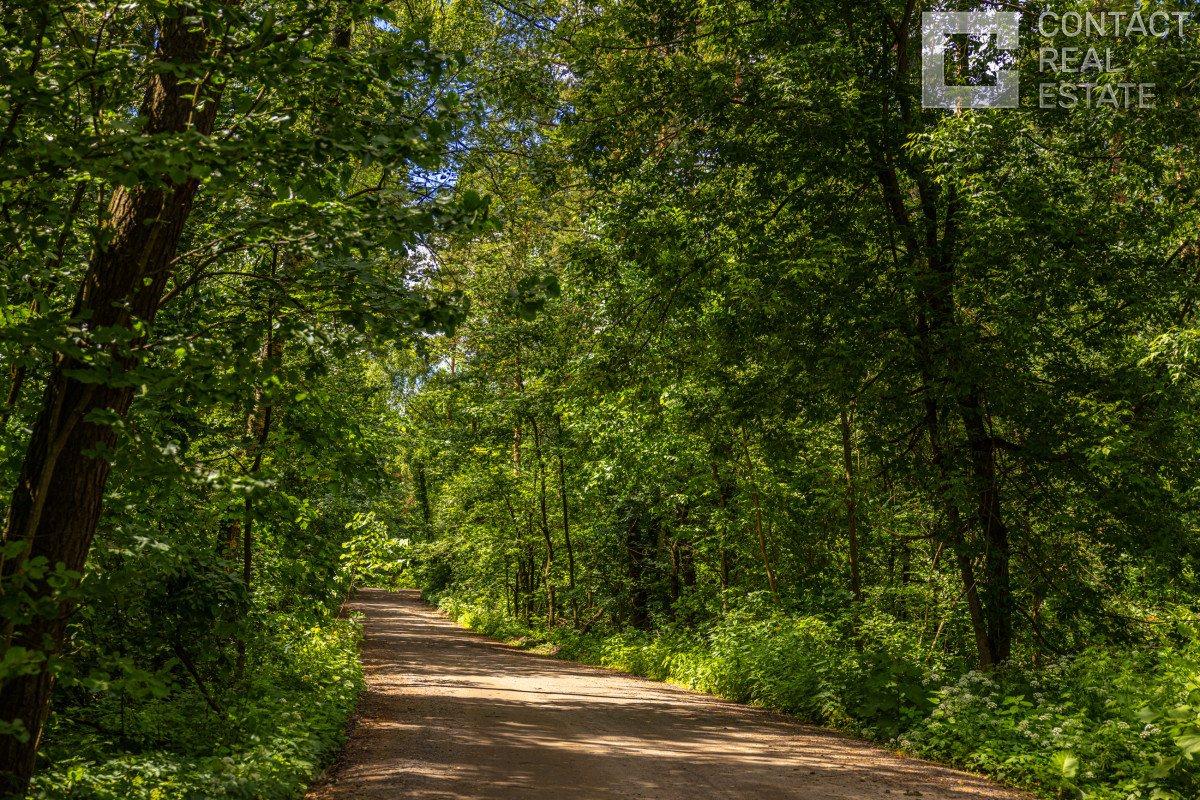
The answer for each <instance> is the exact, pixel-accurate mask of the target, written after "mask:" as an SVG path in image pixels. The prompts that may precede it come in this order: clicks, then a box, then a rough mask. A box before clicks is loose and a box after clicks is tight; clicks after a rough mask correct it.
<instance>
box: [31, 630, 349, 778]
mask: <svg viewBox="0 0 1200 800" xmlns="http://www.w3.org/2000/svg"><path fill="white" fill-rule="evenodd" d="M259 622H260V623H261V625H262V628H261V630H260V635H261V637H262V641H258V642H256V643H255V647H253V648H251V649H250V652H252V653H257V654H258V655H257V656H256V658H255V660H253V661H252V662H251V663H249V664H247V672H246V676H245V679H244V682H243V683H242V685H241V686H240V688H239V690H238V691H236V692H233V691H231V692H227V693H224V694H222V695H219V696H218V697H217V698H216V701H217V702H218V703H219V704H220V707H221V710H222V713H220V714H218V713H216V712H214V711H212V710H211V709H210V708H208V706H207V704H206V703H205V702H204V701H203V699H202V698H201V697H200V696H199V695H198V694H197V693H196V692H195V691H174V692H171V693H170V694H169V695H168V696H167V697H164V698H161V699H159V700H157V701H143V702H142V703H139V704H137V705H128V704H126V703H125V702H124V701H123V700H122V698H120V697H108V696H105V695H103V694H101V695H100V696H98V697H97V698H96V701H95V702H96V703H105V702H107V703H111V704H112V705H113V713H112V714H111V715H109V716H110V717H111V721H110V720H109V719H108V718H106V717H105V716H102V715H100V716H98V713H97V709H96V708H95V707H93V708H91V709H90V711H91V713H92V716H93V717H97V716H98V718H100V719H103V720H104V721H105V723H106V724H105V725H101V726H99V727H100V728H104V730H100V729H98V728H97V729H90V728H83V727H81V726H79V725H77V724H72V722H71V720H70V719H68V718H67V717H66V716H64V715H61V714H60V715H58V716H57V717H56V719H55V720H54V721H53V722H52V725H51V727H50V729H49V730H48V733H47V742H46V745H45V747H44V749H43V757H44V758H45V760H46V763H45V766H43V767H42V768H41V769H39V771H38V773H37V775H36V776H35V778H34V784H33V788H32V791H31V792H30V797H31V798H35V799H36V800H59V798H71V799H72V800H81V799H83V800H202V798H218V797H222V798H245V800H252V799H253V800H260V799H261V800H275V799H276V798H278V799H279V800H287V799H288V798H295V797H300V796H302V795H303V794H304V791H305V788H306V787H307V786H308V783H309V781H310V780H311V779H312V777H313V776H314V775H315V774H317V773H318V772H320V770H321V768H322V767H323V766H324V765H325V764H326V763H328V761H329V760H330V759H331V758H332V756H333V754H334V753H335V752H336V750H337V748H338V747H340V746H341V743H342V741H343V727H344V726H345V723H346V719H347V717H348V716H349V713H350V711H351V710H352V709H353V707H354V703H355V700H356V698H357V696H358V693H359V691H360V690H361V688H362V669H361V666H360V665H359V661H358V641H359V636H360V629H359V627H358V626H357V625H356V624H353V623H350V622H347V621H344V620H333V619H328V618H326V619H323V620H314V621H311V622H309V623H307V624H300V623H298V622H296V621H295V620H293V619H291V618H289V617H285V616H282V615H278V616H274V617H270V618H262V619H260V620H259ZM68 711H69V709H68ZM117 725H122V726H123V727H122V728H121V730H120V731H117V730H115V728H116V726H117ZM135 732H136V734H137V736H136V739H137V741H138V742H139V743H140V746H139V747H131V741H132V740H133V738H134V737H131V736H130V735H129V734H130V733H135ZM122 733H123V734H124V735H122ZM148 743H150V744H148Z"/></svg>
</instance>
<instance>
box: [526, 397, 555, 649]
mask: <svg viewBox="0 0 1200 800" xmlns="http://www.w3.org/2000/svg"><path fill="white" fill-rule="evenodd" d="M531 424H532V425H533V450H534V454H535V457H536V458H537V467H538V474H537V478H536V480H537V481H538V483H539V492H538V505H539V507H540V510H541V513H542V516H541V527H542V538H543V539H544V540H545V542H546V561H545V564H544V569H543V570H542V580H543V581H544V583H545V584H546V608H547V612H546V616H547V617H548V619H549V622H550V627H551V628H553V627H554V623H555V607H554V606H555V603H554V585H553V583H552V582H551V580H550V570H551V569H552V568H553V566H554V540H553V539H551V538H550V515H549V514H548V513H547V510H546V462H545V461H544V460H543V459H542V432H541V430H540V429H539V428H538V424H537V420H536V419H535V420H532V422H531Z"/></svg>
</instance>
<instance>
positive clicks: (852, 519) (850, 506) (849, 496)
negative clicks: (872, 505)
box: [842, 406, 862, 602]
mask: <svg viewBox="0 0 1200 800" xmlns="http://www.w3.org/2000/svg"><path fill="white" fill-rule="evenodd" d="M842 459H843V461H844V464H845V469H846V533H847V534H848V535H849V537H850V593H851V594H852V595H853V596H854V600H855V601H856V602H857V601H859V600H862V585H861V584H860V583H859V576H858V520H857V519H856V515H857V513H858V487H857V485H856V484H855V480H854V440H853V438H852V436H851V433H850V415H849V413H847V411H846V408H845V407H844V406H843V407H842Z"/></svg>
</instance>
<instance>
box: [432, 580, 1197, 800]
mask: <svg viewBox="0 0 1200 800" xmlns="http://www.w3.org/2000/svg"><path fill="white" fill-rule="evenodd" d="M439 604H440V606H441V608H442V609H443V610H445V611H446V612H447V613H449V614H450V615H451V616H453V617H454V618H455V619H457V620H458V621H459V622H460V623H462V624H464V625H467V626H468V627H471V628H473V629H475V630H478V631H480V632H482V633H486V634H488V635H490V636H496V637H498V638H502V639H508V640H517V641H523V642H534V643H536V642H539V641H549V642H553V643H554V644H555V645H557V647H558V649H557V650H556V653H557V654H558V655H559V656H560V657H564V658H571V659H575V660H582V661H585V662H588V663H593V664H599V665H602V666H605V667H610V668H613V669H619V670H623V671H626V672H631V673H633V674H635V675H640V676H644V677H648V678H653V679H655V680H663V681H670V682H672V683H677V684H680V685H682V686H686V687H688V688H690V689H696V690H699V691H705V692H709V693H712V694H716V695H719V696H722V697H727V698H729V699H732V700H737V701H740V702H748V703H752V704H755V705H759V706H762V707H764V708H771V709H776V710H780V711H784V712H787V713H789V714H793V715H795V716H798V717H800V718H801V719H805V720H809V721H812V722H818V723H824V724H828V725H832V726H835V727H839V728H842V729H844V730H847V731H851V732H853V733H856V734H859V735H865V736H868V737H870V738H873V739H875V740H877V741H880V742H883V743H886V744H889V745H892V746H894V747H897V748H899V749H900V750H902V751H904V752H908V753H910V754H913V755H919V756H924V757H927V758H935V759H939V760H943V761H947V762H949V763H952V764H958V765H961V766H964V767H968V768H971V769H976V770H982V771H985V772H987V773H988V774H990V775H993V776H995V777H996V778H998V779H1000V780H1002V781H1005V782H1008V783H1012V784H1016V785H1021V786H1025V787H1028V788H1033V789H1041V790H1043V791H1047V792H1049V793H1052V794H1055V795H1059V796H1083V797H1086V798H1095V799H1096V800H1124V799H1125V798H1128V797H1147V798H1149V797H1155V798H1163V800H1172V799H1173V800H1184V798H1190V797H1194V796H1195V795H1196V792H1197V790H1198V788H1200V760H1197V759H1196V758H1195V756H1196V754H1197V753H1198V752H1200V728H1198V727H1197V726H1198V723H1200V708H1197V707H1196V705H1195V703H1196V701H1197V700H1200V691H1198V690H1197V685H1198V684H1197V682H1196V676H1197V675H1198V674H1200V637H1196V636H1195V634H1194V630H1193V628H1192V626H1191V625H1190V624H1185V625H1183V626H1182V638H1181V639H1180V641H1181V643H1180V644H1177V645H1171V644H1167V643H1163V644H1161V645H1160V646H1159V647H1157V648H1153V649H1148V650H1135V651H1130V650H1111V649H1107V650H1106V649H1090V650H1087V651H1085V652H1083V653H1081V654H1079V655H1077V656H1075V657H1072V658H1069V659H1067V658H1064V659H1061V660H1058V661H1055V662H1053V663H1051V664H1049V665H1046V666H1044V667H1042V668H1039V669H1020V668H1015V667H1013V668H1008V669H1005V670H1002V671H999V672H993V673H983V672H979V671H976V670H969V671H965V672H962V671H959V670H956V669H955V665H954V664H952V663H947V662H944V661H943V662H941V663H939V662H936V661H935V662H933V663H930V662H928V661H924V660H922V659H921V658H920V655H919V653H920V650H919V648H917V647H915V646H914V645H915V643H914V642H913V641H912V640H911V638H910V636H909V634H910V632H909V631H908V630H907V629H906V628H905V626H903V625H902V624H898V621H897V620H895V619H894V618H890V617H888V616H887V615H884V614H876V615H874V616H872V617H871V618H869V619H862V618H859V619H857V620H851V619H841V620H833V621H832V622H831V621H826V620H822V619H819V618H814V617H797V616H793V615H787V614H782V613H779V612H778V611H775V610H773V609H771V608H770V606H769V605H768V604H766V603H764V602H763V598H761V597H760V598H759V599H758V602H754V600H753V599H751V601H750V602H747V603H746V604H745V605H743V606H741V607H739V608H737V609H735V610H733V611H731V612H730V613H729V614H727V615H725V616H723V617H722V618H721V619H720V620H719V621H717V622H715V623H714V624H713V625H711V626H710V627H709V628H707V629H706V630H704V631H700V632H697V631H688V630H684V629H678V628H667V629H664V630H660V631H656V632H653V633H651V632H645V631H625V632H615V633H609V634H605V635H594V634H593V635H590V636H580V635H579V634H577V633H576V632H574V631H572V630H570V629H569V628H557V629H553V630H546V629H545V628H537V629H531V628H529V627H527V626H525V625H523V624H522V623H521V622H520V621H519V620H515V619H513V618H511V617H509V616H506V615H504V614H503V613H499V612H497V611H496V610H495V607H494V606H493V605H491V604H490V603H488V602H487V600H486V599H479V600H475V601H469V600H464V599H462V598H459V597H457V596H455V595H453V594H447V595H443V596H442V598H441V600H440V601H439ZM854 623H857V624H858V629H857V632H856V631H855V630H854V629H853V628H852V627H851V626H852V625H853V624H854Z"/></svg>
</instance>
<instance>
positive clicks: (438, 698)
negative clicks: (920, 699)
mask: <svg viewBox="0 0 1200 800" xmlns="http://www.w3.org/2000/svg"><path fill="white" fill-rule="evenodd" d="M354 608H356V609H357V610H359V611H361V612H363V613H364V614H366V620H365V622H364V629H365V633H366V638H365V641H364V644H363V664H364V666H365V668H366V672H367V691H366V693H365V695H364V696H363V701H362V705H361V706H360V709H359V714H360V720H359V723H358V725H357V726H356V728H355V730H354V731H353V733H352V734H351V737H350V741H349V742H348V743H347V745H346V748H345V750H344V752H343V753H342V755H341V758H340V759H339V762H338V765H337V766H336V768H335V769H334V771H333V774H332V779H331V780H330V782H328V783H326V784H324V785H322V786H319V787H317V788H315V789H314V790H313V792H312V793H311V794H310V795H309V797H310V798H312V799H313V800H317V799H318V798H319V800H350V799H351V798H353V799H354V800H384V798H387V800H399V798H422V799H423V800H434V798H437V800H443V799H444V800H475V799H476V798H523V799H524V798H546V799H547V800H549V799H550V798H555V800H593V798H595V799H596V800H599V799H600V798H661V799H662V800H685V799H686V800H705V799H706V798H739V800H741V799H742V798H746V799H748V800H769V799H770V798H789V800H867V798H888V799H889V800H900V798H903V797H905V796H908V797H917V796H920V797H923V798H926V800H968V798H971V799H972V800H977V799H978V798H982V797H986V798H1002V799H1003V800H1018V798H1020V797H1021V795H1019V794H1017V793H1015V792H1011V791H1008V790H1005V789H999V788H996V787H995V786H992V785H991V784H989V783H987V782H986V781H984V780H982V779H980V778H977V777H974V776H971V775H967V774H964V773H960V772H956V771H954V770H951V769H947V768H945V767H939V766H936V765H932V764H927V763H924V762H921V761H915V760H911V759H902V758H897V757H895V756H893V755H891V754H889V753H888V752H887V751H885V750H881V749H879V748H877V747H873V746H871V745H869V744H865V743H863V742H859V741H856V740H854V739H850V738H848V737H845V736H841V735H838V734H836V733H831V732H829V731H826V730H822V729H820V728H814V727H810V726H806V725H800V724H797V723H795V722H791V721H789V720H788V719H787V718H785V717H783V716H781V715H778V714H773V713H770V712H766V711H761V710H758V709H753V708H747V707H745V706H740V705H737V704H735V703H730V702H726V701H722V700H718V699H715V698H712V697H709V696H708V695H703V694H697V693H694V692H689V691H686V690H684V689H679V688H676V687H673V686H668V685H665V684H661V683H655V682H653V681H646V680H642V679H639V678H634V677H631V676H629V675H626V674H624V673H619V672H613V671H610V670H605V669H601V668H598V667H588V666H583V665H580V664H575V663H571V662H566V661H558V660H556V659H553V658H549V657H546V656H540V655H535V654H532V653H528V652H524V651H522V650H520V649H517V648H515V647H511V646H508V645H505V644H502V643H500V642H497V641H495V640H493V639H488V638H486V637H484V636H481V635H479V634H476V633H473V632H471V631H468V630H464V629H463V628H461V627H459V626H458V625H456V624H455V623H453V622H451V621H450V620H449V619H448V618H446V617H445V616H444V615H443V614H441V613H440V612H437V611H434V610H432V609H430V608H429V607H428V606H426V605H425V604H424V603H422V602H421V601H420V599H419V598H418V596H417V593H416V592H414V591H404V592H400V593H396V594H389V593H387V592H385V591H383V590H379V589H368V590H364V591H363V592H361V593H360V594H359V595H358V597H357V600H356V602H355V603H354Z"/></svg>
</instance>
